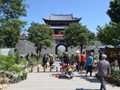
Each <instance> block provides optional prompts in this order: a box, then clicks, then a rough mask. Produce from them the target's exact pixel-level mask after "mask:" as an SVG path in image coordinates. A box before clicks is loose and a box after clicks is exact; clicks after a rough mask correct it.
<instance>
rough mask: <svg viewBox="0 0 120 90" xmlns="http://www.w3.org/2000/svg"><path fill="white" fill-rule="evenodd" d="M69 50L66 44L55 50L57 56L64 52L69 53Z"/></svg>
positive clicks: (59, 45) (58, 46)
mask: <svg viewBox="0 0 120 90" xmlns="http://www.w3.org/2000/svg"><path fill="white" fill-rule="evenodd" d="M67 51H68V48H67V46H66V45H65V44H58V45H57V46H56V48H55V54H56V55H61V54H62V53H63V52H67Z"/></svg>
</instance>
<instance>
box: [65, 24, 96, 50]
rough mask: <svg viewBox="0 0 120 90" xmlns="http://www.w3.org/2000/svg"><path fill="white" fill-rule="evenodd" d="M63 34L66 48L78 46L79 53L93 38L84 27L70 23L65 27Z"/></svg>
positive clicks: (93, 35) (92, 34)
mask: <svg viewBox="0 0 120 90" xmlns="http://www.w3.org/2000/svg"><path fill="white" fill-rule="evenodd" d="M64 34H65V43H66V44H67V46H68V47H70V46H80V47H81V52H82V48H83V46H85V45H87V44H89V43H90V42H91V40H93V39H94V37H95V34H94V33H92V32H90V31H89V30H88V29H87V28H86V27H85V26H82V25H81V24H78V23H72V24H70V25H69V26H68V27H66V28H65V32H64Z"/></svg>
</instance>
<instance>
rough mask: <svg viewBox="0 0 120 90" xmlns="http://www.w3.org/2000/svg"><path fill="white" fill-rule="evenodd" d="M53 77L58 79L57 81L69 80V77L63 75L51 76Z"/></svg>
mask: <svg viewBox="0 0 120 90" xmlns="http://www.w3.org/2000/svg"><path fill="white" fill-rule="evenodd" d="M52 76H53V77H55V78H58V79H67V80H69V79H70V78H69V76H67V75H64V74H52Z"/></svg>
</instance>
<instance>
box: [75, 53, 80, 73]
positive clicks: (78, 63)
mask: <svg viewBox="0 0 120 90" xmlns="http://www.w3.org/2000/svg"><path fill="white" fill-rule="evenodd" d="M75 59H76V60H75V63H76V69H77V71H78V72H79V71H80V62H81V55H80V52H79V51H76V57H75Z"/></svg>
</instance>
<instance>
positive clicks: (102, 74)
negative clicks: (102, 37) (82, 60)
mask: <svg viewBox="0 0 120 90" xmlns="http://www.w3.org/2000/svg"><path fill="white" fill-rule="evenodd" d="M101 58H102V59H101V61H99V62H98V63H97V66H96V68H95V71H98V72H97V75H98V77H99V79H100V82H101V86H100V90H107V89H106V85H105V78H106V77H108V76H109V75H110V73H111V68H110V64H109V62H108V61H107V60H106V58H107V55H105V54H102V55H101Z"/></svg>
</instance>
